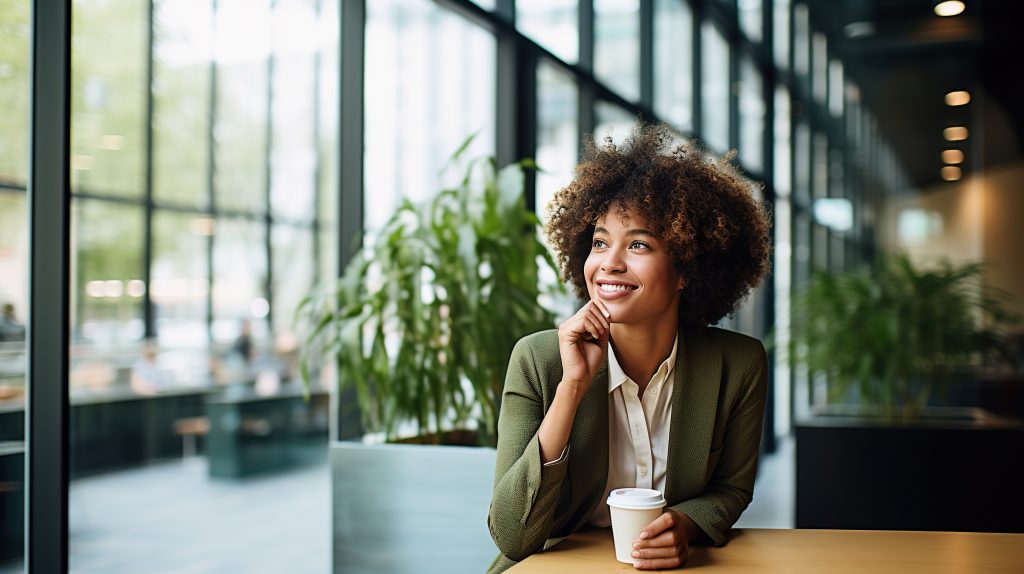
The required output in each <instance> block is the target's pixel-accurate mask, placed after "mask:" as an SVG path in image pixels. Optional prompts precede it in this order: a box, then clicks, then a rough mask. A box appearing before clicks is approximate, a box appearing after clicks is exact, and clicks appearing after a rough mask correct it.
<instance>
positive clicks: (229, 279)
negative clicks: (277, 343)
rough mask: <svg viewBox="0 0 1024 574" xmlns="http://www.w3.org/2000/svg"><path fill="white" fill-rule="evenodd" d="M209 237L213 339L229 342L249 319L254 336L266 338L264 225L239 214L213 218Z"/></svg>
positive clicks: (268, 306)
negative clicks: (233, 216)
mask: <svg viewBox="0 0 1024 574" xmlns="http://www.w3.org/2000/svg"><path fill="white" fill-rule="evenodd" d="M215 229H216V235H215V237H214V241H213V247H214V248H213V340H214V342H215V343H218V344H219V345H218V347H220V346H222V345H224V344H226V343H231V342H233V341H234V340H235V339H236V338H237V337H238V336H239V334H240V333H241V329H242V325H243V324H244V323H246V322H250V323H251V326H252V331H253V332H252V336H253V338H254V339H259V340H263V341H265V340H266V335H267V318H268V315H269V313H270V304H269V302H268V301H267V290H266V286H267V251H266V232H267V231H266V226H265V225H264V224H263V223H261V222H256V221H250V220H248V219H241V218H221V219H218V220H217V221H216V227H215Z"/></svg>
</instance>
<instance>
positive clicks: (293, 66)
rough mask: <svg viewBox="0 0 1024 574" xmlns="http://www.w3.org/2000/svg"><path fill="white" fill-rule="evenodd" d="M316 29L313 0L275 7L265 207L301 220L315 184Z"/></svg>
mask: <svg viewBox="0 0 1024 574" xmlns="http://www.w3.org/2000/svg"><path fill="white" fill-rule="evenodd" d="M316 27H317V26H316V5H315V0H277V2H276V3H275V7H274V35H273V45H274V57H275V60H274V78H273V94H274V106H273V108H274V109H273V150H272V152H271V156H270V174H271V180H270V204H271V208H272V210H273V214H274V215H275V216H281V217H287V218H290V219H295V220H303V221H308V220H311V219H312V218H313V209H314V190H315V183H316V181H315V178H316V141H315V140H314V139H313V122H314V119H315V114H314V108H313V104H314V103H315V99H314V95H315V89H314V81H315V80H314V76H315V73H316V70H315V67H314V66H315V61H314V56H315V55H316V50H317V35H316V34H312V33H310V31H311V30H316ZM310 255H312V252H311V253H310Z"/></svg>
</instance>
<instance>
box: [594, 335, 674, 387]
mask: <svg viewBox="0 0 1024 574" xmlns="http://www.w3.org/2000/svg"><path fill="white" fill-rule="evenodd" d="M677 348H679V334H678V333H676V340H675V341H673V343H672V352H671V353H669V355H668V358H666V359H665V360H664V361H662V362H661V365H659V366H658V370H656V371H654V376H653V377H651V381H652V382H654V381H656V380H658V379H659V374H660V373H661V372H662V371H664V372H665V375H666V376H663V377H661V378H662V379H665V378H667V375H668V373H669V372H670V371H671V370H672V368H673V367H675V364H676V349H677ZM626 381H631V382H635V381H632V379H630V378H629V377H627V376H626V372H625V371H623V370H622V367H621V366H620V365H619V360H618V359H617V358H616V357H615V351H613V350H612V345H611V343H608V393H609V394H611V393H612V392H613V391H615V389H617V388H619V387H620V386H622V383H625V382H626Z"/></svg>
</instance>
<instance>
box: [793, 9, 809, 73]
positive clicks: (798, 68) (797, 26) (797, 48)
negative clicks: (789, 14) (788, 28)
mask: <svg viewBox="0 0 1024 574" xmlns="http://www.w3.org/2000/svg"><path fill="white" fill-rule="evenodd" d="M810 69H811V22H810V14H809V13H808V12H807V5H806V4H797V5H795V6H793V72H794V73H796V75H797V76H799V77H800V78H805V77H807V73H808V72H809V71H810Z"/></svg>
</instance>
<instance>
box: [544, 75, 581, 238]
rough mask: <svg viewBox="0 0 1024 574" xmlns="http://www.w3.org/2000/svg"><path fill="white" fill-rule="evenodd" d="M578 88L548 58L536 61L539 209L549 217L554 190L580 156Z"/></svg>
mask: <svg viewBox="0 0 1024 574" xmlns="http://www.w3.org/2000/svg"><path fill="white" fill-rule="evenodd" d="M577 107H578V106H577V91H576V82H575V81H574V80H573V77H572V76H570V75H569V74H566V73H565V72H563V71H561V70H560V69H559V68H557V67H555V66H554V65H553V64H551V63H550V62H548V61H547V60H542V61H541V62H540V63H539V64H538V65H537V166H538V167H539V168H540V169H541V171H539V172H538V173H537V177H536V181H537V193H536V206H537V207H536V209H537V213H538V214H539V215H540V217H541V219H542V220H544V221H547V215H548V213H547V205H548V202H550V201H551V198H552V197H554V195H555V192H556V191H558V190H559V189H561V188H563V187H565V186H566V185H568V183H569V182H570V181H572V174H573V169H574V168H575V167H576V161H577V158H578V157H579V142H578V138H577V128H576V118H577Z"/></svg>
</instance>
